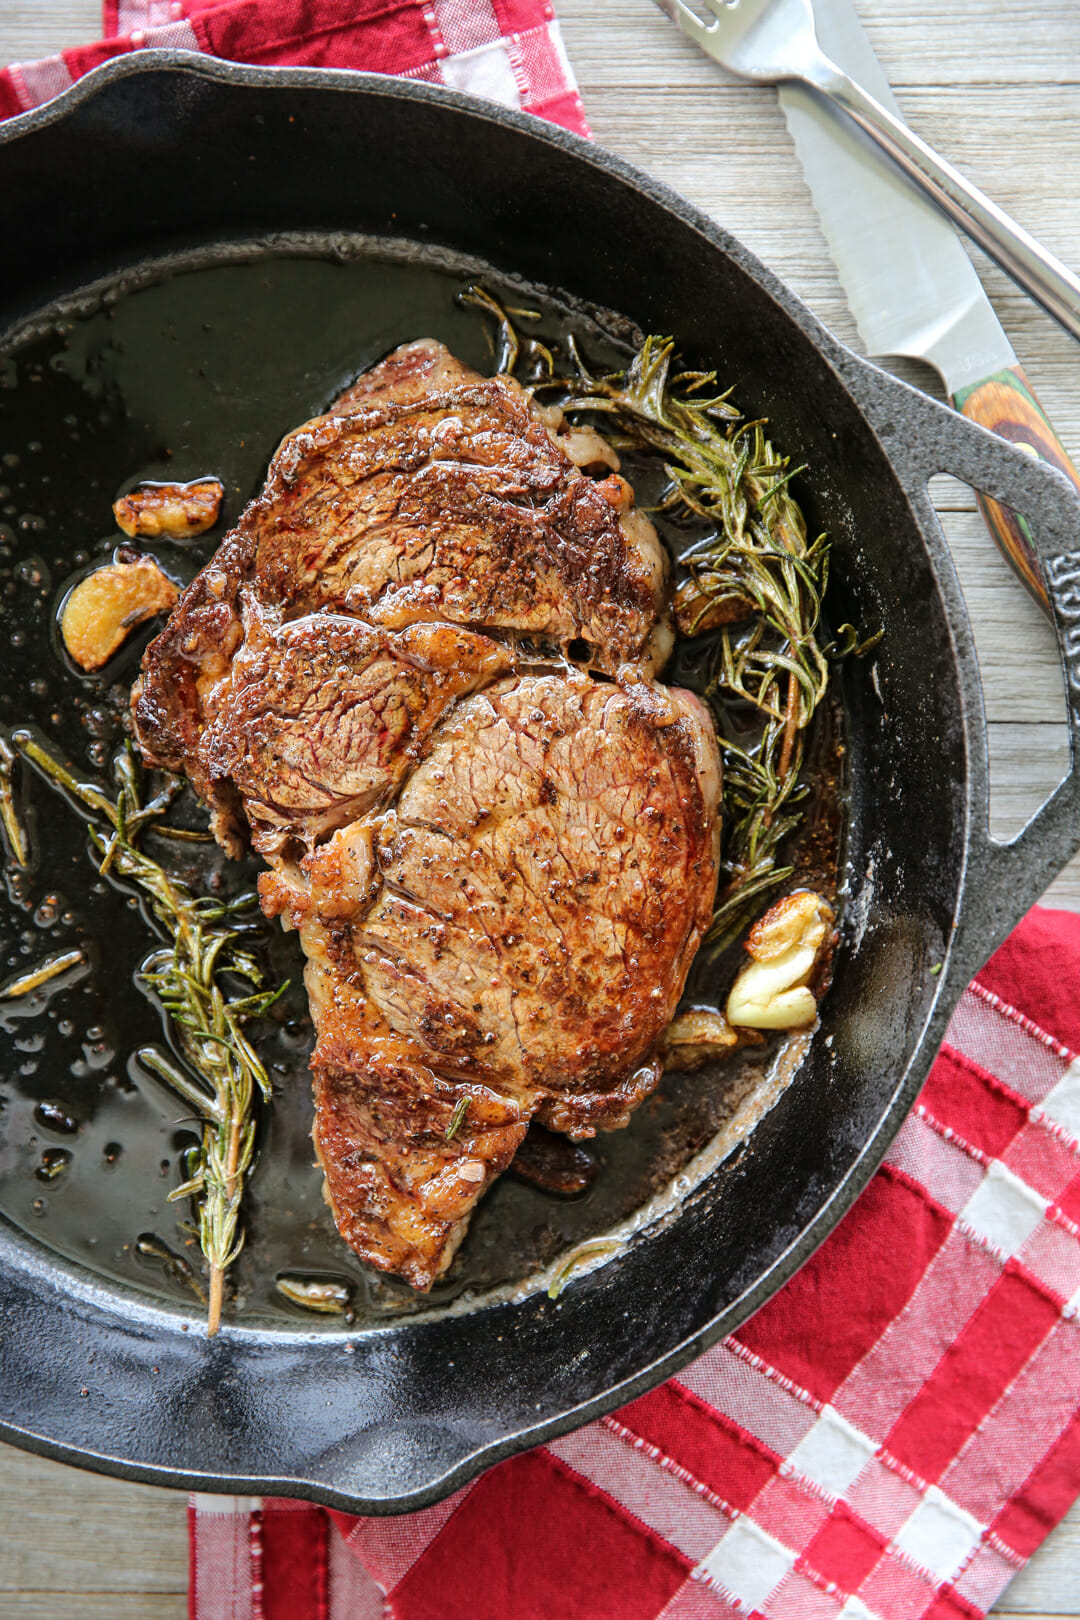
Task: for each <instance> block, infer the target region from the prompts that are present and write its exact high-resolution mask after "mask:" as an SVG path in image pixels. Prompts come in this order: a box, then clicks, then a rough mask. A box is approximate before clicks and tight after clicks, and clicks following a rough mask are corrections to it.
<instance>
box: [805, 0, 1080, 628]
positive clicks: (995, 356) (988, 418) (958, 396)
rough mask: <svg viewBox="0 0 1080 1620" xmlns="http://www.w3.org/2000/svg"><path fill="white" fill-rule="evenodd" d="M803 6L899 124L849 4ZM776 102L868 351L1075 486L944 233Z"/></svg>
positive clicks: (900, 187)
mask: <svg viewBox="0 0 1080 1620" xmlns="http://www.w3.org/2000/svg"><path fill="white" fill-rule="evenodd" d="M813 8H814V23H815V27H816V30H817V35H818V39H819V40H820V43H821V45H822V47H823V48H824V50H825V52H826V54H827V55H829V56H831V57H832V59H833V60H834V61H835V62H837V63H838V64H839V66H840V67H842V68H843V69H844V70H845V72H847V73H848V74H849V75H850V76H851V77H852V78H854V79H855V80H856V81H857V82H858V83H860V84H862V85H864V86H865V87H866V89H867V90H869V91H870V93H871V94H872V95H874V96H876V97H877V99H878V100H879V101H881V102H883V103H884V104H885V106H887V107H888V108H889V109H890V110H891V111H892V112H894V113H896V115H897V116H898V117H901V116H902V114H901V113H900V109H899V107H898V105H897V102H896V98H895V97H894V96H893V93H892V90H891V89H890V87H889V82H888V80H887V79H886V77H885V74H884V72H883V71H882V68H881V64H880V63H879V62H878V60H877V57H876V56H875V55H874V51H873V47H872V46H871V44H870V41H869V40H868V38H867V37H866V34H865V33H864V32H863V28H862V24H861V23H860V21H859V18H858V14H857V13H856V11H855V8H854V5H853V4H852V0H813ZM779 96H780V103H781V106H782V107H783V110H784V115H785V117H786V119H787V124H788V129H789V130H790V132H791V136H792V139H793V140H794V143H795V150H796V153H797V155H798V158H799V161H800V163H801V164H802V169H803V174H804V175H805V177H806V181H807V184H808V185H809V187H810V194H811V196H812V198H813V202H814V207H815V209H816V210H817V214H818V218H819V219H820V221H821V226H822V230H823V232H824V235H825V240H826V242H827V243H828V247H829V251H830V253H831V254H832V258H833V261H834V262H835V264H836V268H837V272H838V274H839V277H840V281H841V284H842V286H843V288H844V291H845V293H846V295H847V299H848V303H849V305H850V306H851V311H852V314H853V315H854V317H855V321H856V324H857V326H858V328H859V334H860V336H861V338H862V340H863V342H864V344H865V345H866V349H867V352H868V354H870V355H872V356H875V357H884V356H888V355H906V356H909V357H911V358H913V359H919V360H925V361H927V362H928V364H929V365H931V366H933V368H934V370H935V371H936V372H937V373H938V374H939V376H940V377H941V379H942V381H943V382H944V384H945V388H946V390H947V392H948V394H949V398H950V400H951V402H952V403H953V405H955V406H956V408H957V410H961V411H963V413H964V414H965V415H966V416H969V417H971V419H972V420H973V421H976V422H979V423H981V424H982V426H984V427H988V428H990V429H991V431H993V432H995V433H998V434H1000V435H1001V436H1002V437H1004V438H1007V439H1009V440H1011V441H1012V442H1013V443H1014V444H1019V445H1021V446H1022V447H1023V448H1025V449H1027V450H1029V451H1030V452H1031V453H1032V454H1033V455H1035V456H1038V457H1039V458H1040V459H1041V460H1044V461H1049V462H1051V463H1052V464H1053V465H1054V466H1056V467H1059V468H1060V469H1061V471H1062V472H1064V473H1065V474H1066V476H1067V477H1069V478H1071V479H1072V481H1073V483H1074V484H1076V485H1077V487H1078V488H1080V474H1078V473H1077V470H1076V468H1075V467H1074V465H1073V463H1072V461H1071V460H1070V458H1069V456H1068V453H1067V452H1066V450H1065V449H1064V447H1063V446H1062V444H1061V442H1060V440H1059V439H1058V437H1057V435H1056V434H1055V432H1054V430H1053V427H1052V426H1051V424H1050V422H1049V420H1048V418H1047V416H1046V413H1045V411H1044V410H1043V408H1042V406H1041V405H1040V404H1039V401H1038V399H1037V397H1036V395H1035V393H1034V391H1033V389H1032V387H1031V384H1030V383H1029V382H1028V380H1027V378H1026V377H1025V375H1024V372H1023V370H1022V369H1021V367H1020V365H1019V364H1018V362H1017V359H1016V355H1015V353H1014V352H1013V348H1012V345H1011V344H1010V342H1009V340H1008V338H1007V337H1006V335H1005V333H1004V331H1003V330H1002V328H1001V324H1000V322H999V321H998V318H997V316H996V315H995V314H994V311H993V308H992V306H991V304H990V300H989V299H988V298H987V296H986V294H985V292H984V291H983V288H982V284H981V282H980V281H979V278H978V276H977V275H976V273H975V267H974V265H973V264H972V262H971V260H970V259H969V258H968V256H967V253H966V252H965V250H964V247H963V245H962V243H961V241H960V238H959V236H958V235H957V234H956V232H955V231H954V230H953V228H952V226H951V225H950V224H949V223H948V221H947V220H946V219H945V218H944V216H943V215H942V214H940V213H939V212H938V211H937V209H935V208H934V207H932V206H931V205H930V204H929V203H928V202H926V201H924V199H923V198H922V197H921V196H920V194H919V193H918V192H917V191H915V190H914V189H913V188H912V187H911V186H910V185H909V184H908V182H907V181H906V180H905V179H903V177H902V176H901V174H900V172H899V170H897V169H894V168H893V166H892V164H890V163H889V162H888V161H887V159H885V158H884V157H883V156H882V155H881V154H880V153H879V152H878V151H877V149H876V148H872V147H870V146H869V145H867V144H865V143H864V142H863V140H862V138H861V137H860V136H859V134H858V133H857V132H856V131H855V129H854V128H853V127H852V126H851V125H850V124H849V123H848V122H847V120H844V119H841V118H840V117H838V116H836V115H834V114H833V113H831V112H830V111H829V110H828V107H827V106H826V105H825V104H824V103H823V102H822V101H821V100H820V99H819V98H817V97H815V96H814V95H813V94H812V92H811V91H809V90H806V89H804V88H803V87H802V86H801V85H799V84H796V83H792V82H787V83H783V84H781V85H780V86H779ZM976 493H977V494H978V492H976ZM978 499H979V505H980V507H981V509H982V513H983V516H984V518H985V519H986V524H987V527H988V528H989V530H990V533H991V535H992V537H993V539H994V541H995V543H996V544H997V546H998V547H999V548H1000V550H1001V551H1002V552H1003V554H1004V555H1005V557H1006V558H1007V559H1008V561H1009V562H1010V563H1011V565H1012V567H1013V568H1014V570H1015V571H1016V574H1017V575H1018V577H1019V578H1020V579H1021V580H1022V582H1023V583H1024V585H1025V586H1026V587H1027V588H1028V590H1029V591H1030V592H1031V594H1032V596H1034V597H1035V599H1036V601H1038V602H1039V603H1040V605H1041V606H1042V607H1043V609H1044V610H1045V611H1046V612H1047V613H1049V612H1050V604H1049V601H1048V599H1047V595H1046V590H1045V587H1044V586H1043V582H1042V578H1041V575H1040V573H1039V565H1038V561H1037V559H1036V556H1035V551H1034V548H1033V546H1032V544H1031V533H1030V530H1029V528H1028V525H1027V521H1026V519H1025V518H1024V517H1022V516H1020V515H1018V514H1016V513H1014V512H1010V511H1009V510H1008V509H1007V508H1006V507H1002V506H999V505H997V503H995V502H994V501H991V500H990V499H989V498H988V497H985V496H983V495H979V497H978Z"/></svg>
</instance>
